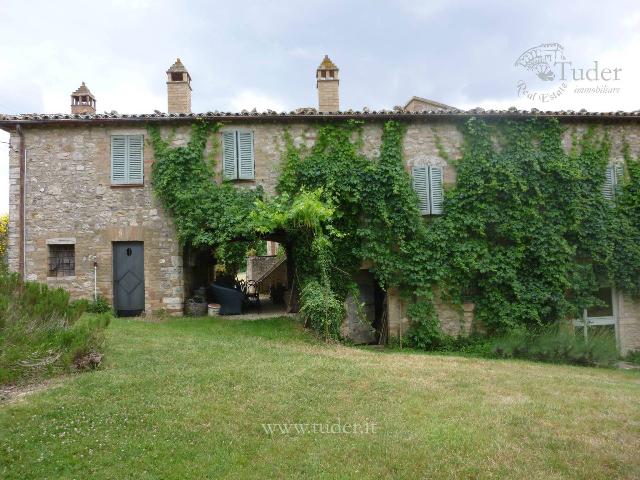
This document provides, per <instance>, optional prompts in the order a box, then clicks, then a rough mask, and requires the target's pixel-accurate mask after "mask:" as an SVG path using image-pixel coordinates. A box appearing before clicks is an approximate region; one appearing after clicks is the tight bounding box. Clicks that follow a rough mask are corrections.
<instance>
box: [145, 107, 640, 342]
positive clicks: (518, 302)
mask: <svg viewBox="0 0 640 480" xmlns="http://www.w3.org/2000/svg"><path fill="white" fill-rule="evenodd" d="M362 125H363V124H362V122H359V121H349V122H344V123H340V124H324V125H321V126H319V127H318V129H317V137H316V142H315V144H314V145H313V147H311V148H310V149H304V148H298V147H296V146H295V145H294V141H293V139H292V138H291V136H290V135H289V133H288V132H285V146H286V149H285V152H284V156H283V162H282V169H283V170H282V174H281V176H280V178H279V182H278V185H277V192H278V196H277V197H275V198H272V199H267V200H264V201H263V200H259V199H258V197H259V195H258V194H256V193H254V192H249V191H246V190H241V189H235V188H234V187H233V186H231V185H227V184H224V183H223V184H221V185H218V184H216V183H214V182H212V181H211V177H212V171H211V167H210V166H208V165H207V163H206V161H205V160H204V158H203V151H204V148H205V145H206V142H207V138H208V135H209V134H210V133H211V132H213V131H215V130H216V129H217V126H209V125H206V124H197V125H195V126H194V127H193V131H192V137H191V140H190V142H189V144H188V145H187V146H186V147H177V148H175V147H174V148H169V147H168V146H167V143H166V142H165V141H163V140H162V139H161V138H160V135H159V133H158V132H157V130H154V129H151V130H150V132H151V138H152V142H153V145H154V149H155V151H156V159H157V162H156V165H155V166H154V186H155V188H156V191H157V192H158V194H159V196H160V198H162V199H163V203H164V205H165V207H167V208H168V209H169V210H170V211H171V212H172V213H173V214H174V218H175V221H176V227H177V230H178V234H179V236H180V238H181V240H183V241H189V242H192V243H193V244H195V245H220V244H221V243H224V242H227V241H230V240H233V239H237V238H248V237H251V236H252V235H253V236H255V235H256V234H258V235H260V234H265V233H268V232H274V231H279V232H281V233H284V234H285V235H286V238H287V241H286V243H287V245H288V255H289V258H290V259H291V263H292V265H294V268H295V277H296V278H297V281H298V283H299V285H301V286H302V290H303V296H302V302H303V304H302V308H303V312H304V311H305V310H306V311H315V310H314V309H313V306H314V305H315V306H316V307H317V306H318V305H322V302H323V301H324V300H323V299H325V300H327V301H328V300H330V303H331V305H334V304H335V305H338V304H340V302H342V301H343V300H344V299H345V297H346V296H347V295H348V294H349V293H352V294H357V292H356V290H355V284H354V283H353V280H352V279H353V274H354V273H355V272H356V271H357V270H358V269H359V268H360V266H361V265H362V263H363V262H364V261H366V262H368V263H370V264H371V265H372V268H371V271H372V272H373V273H374V275H375V276H376V278H377V280H378V282H379V283H380V285H381V286H382V287H383V288H384V289H388V288H391V287H394V288H397V289H398V290H399V291H400V292H401V294H402V295H404V296H405V297H406V298H408V299H410V300H411V306H410V307H409V310H408V315H409V316H410V318H411V320H412V322H413V328H412V330H411V332H409V334H408V338H409V341H410V342H412V343H413V344H414V345H416V346H419V347H422V348H433V347H435V346H438V344H440V343H441V342H443V341H445V336H444V335H443V333H442V330H441V329H440V325H439V322H438V319H437V315H436V309H435V308H434V302H433V293H432V292H433V287H434V286H436V285H437V286H438V287H439V289H440V291H441V293H442V295H443V296H444V297H445V299H448V300H450V301H452V302H454V303H455V302H460V299H461V293H462V292H465V294H466V295H467V296H472V298H473V301H474V302H475V303H476V309H475V314H476V317H477V318H478V319H479V320H481V321H482V322H483V323H484V325H485V326H486V327H487V330H488V332H489V333H491V332H504V331H509V330H513V329H520V328H523V327H524V328H528V327H535V326H540V325H547V324H551V323H554V322H557V321H558V320H560V319H563V318H566V317H568V316H574V315H578V314H579V313H580V312H581V310H582V309H583V308H587V307H589V306H592V305H597V304H598V300H597V299H596V298H595V295H594V294H595V292H596V291H597V288H598V279H602V278H604V279H605V280H606V279H608V280H609V281H612V282H614V283H615V284H616V285H617V286H618V287H619V288H621V289H624V290H625V291H628V292H631V293H635V294H638V293H639V292H640V183H639V181H640V167H639V166H638V165H639V162H637V161H634V160H632V159H631V158H630V156H629V154H628V151H627V152H626V153H625V163H626V172H627V175H626V180H625V182H623V185H622V187H621V189H620V190H619V191H618V193H617V195H616V197H617V198H616V202H611V201H609V200H607V199H605V198H604V196H603V193H602V187H603V184H604V181H605V169H606V167H607V164H608V162H609V157H610V149H611V142H610V139H609V137H608V135H607V132H606V130H604V129H597V128H589V129H588V130H587V131H586V132H584V133H582V134H580V135H579V134H578V133H574V135H573V137H574V144H573V148H572V149H571V151H570V152H568V153H567V152H565V150H564V148H563V136H564V132H563V127H562V126H561V125H560V124H559V122H558V121H557V120H556V119H527V120H518V121H512V120H507V121H498V122H493V123H491V124H489V125H488V124H486V123H485V122H484V121H482V120H479V119H476V118H471V119H470V120H468V121H467V122H466V123H464V125H461V130H462V132H463V136H464V145H463V148H462V155H461V158H459V159H455V160H454V159H451V158H448V156H447V158H446V160H447V161H448V162H450V163H454V164H455V167H456V171H457V182H456V185H455V186H453V187H451V188H449V189H448V190H447V192H446V194H445V203H444V212H445V213H444V215H441V216H437V217H422V216H421V215H420V212H419V209H418V199H417V196H416V194H415V193H414V191H413V188H412V184H411V178H410V176H409V174H408V172H407V171H406V169H405V162H404V159H403V153H402V152H403V136H404V126H403V125H402V124H401V123H399V122H396V121H389V122H386V123H385V124H384V126H383V134H382V142H381V147H380V153H379V155H378V156H376V157H375V158H367V157H366V156H365V155H363V154H362V149H361V146H362ZM436 143H437V150H438V151H439V152H444V148H443V147H442V142H441V140H440V139H439V138H438V137H437V136H436ZM256 200H257V201H256ZM312 290H318V291H319V293H318V295H319V296H318V295H313V292H312ZM305 299H307V300H305ZM336 302H337V303H336ZM307 303H308V306H307V307H305V305H306V304H307ZM327 315H328V316H327ZM327 315H324V316H323V317H322V318H323V320H322V321H319V320H318V321H317V322H310V323H312V324H314V325H316V326H317V328H318V329H320V330H323V331H324V332H325V333H326V334H328V335H330V336H335V335H337V334H338V331H339V325H340V323H341V321H342V316H343V315H344V312H343V310H342V309H340V308H332V309H330V312H329V313H328V314H327ZM325 317H327V318H325Z"/></svg>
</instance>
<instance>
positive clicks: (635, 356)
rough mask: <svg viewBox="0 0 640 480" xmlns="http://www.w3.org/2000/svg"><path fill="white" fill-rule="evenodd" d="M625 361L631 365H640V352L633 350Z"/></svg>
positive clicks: (625, 357)
mask: <svg viewBox="0 0 640 480" xmlns="http://www.w3.org/2000/svg"><path fill="white" fill-rule="evenodd" d="M624 359H625V360H626V361H627V362H629V363H634V364H636V365H640V350H632V351H630V352H629V353H627V354H626V355H625V356H624Z"/></svg>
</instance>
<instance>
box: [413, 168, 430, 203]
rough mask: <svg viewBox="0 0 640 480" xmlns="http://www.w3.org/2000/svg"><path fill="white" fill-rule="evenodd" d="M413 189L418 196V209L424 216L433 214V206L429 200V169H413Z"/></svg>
mask: <svg viewBox="0 0 640 480" xmlns="http://www.w3.org/2000/svg"><path fill="white" fill-rule="evenodd" d="M411 173H412V177H413V189H414V190H415V191H416V194H417V195H418V208H420V213H421V214H422V215H429V214H430V213H431V208H430V207H431V205H430V203H431V202H430V199H429V171H428V167H413V169H412V172H411Z"/></svg>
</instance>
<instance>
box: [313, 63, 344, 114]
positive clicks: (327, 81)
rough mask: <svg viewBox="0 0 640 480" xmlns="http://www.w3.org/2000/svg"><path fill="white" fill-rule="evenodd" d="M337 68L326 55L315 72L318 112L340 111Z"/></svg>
mask: <svg viewBox="0 0 640 480" xmlns="http://www.w3.org/2000/svg"><path fill="white" fill-rule="evenodd" d="M338 71H339V70H338V67H336V65H335V64H334V63H333V62H332V61H331V59H330V58H329V56H328V55H325V56H324V59H323V60H322V63H321V64H320V66H319V67H318V70H316V87H317V88H318V110H319V111H321V112H337V111H339V110H340V97H339V95H338V84H339V83H340V80H338Z"/></svg>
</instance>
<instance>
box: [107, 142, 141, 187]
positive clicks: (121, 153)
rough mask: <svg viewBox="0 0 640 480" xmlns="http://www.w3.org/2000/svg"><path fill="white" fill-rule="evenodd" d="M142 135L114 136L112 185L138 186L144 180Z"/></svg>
mask: <svg viewBox="0 0 640 480" xmlns="http://www.w3.org/2000/svg"><path fill="white" fill-rule="evenodd" d="M143 146H144V141H143V136H142V135H113V136H112V137H111V183H112V184H113V185H138V184H142V183H143V182H144V178H143V175H144V174H143V165H144V164H143V158H142V151H143Z"/></svg>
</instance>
